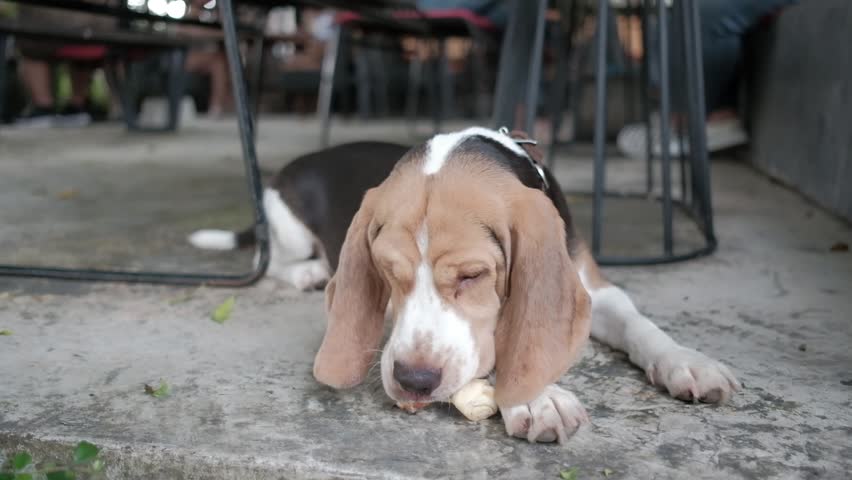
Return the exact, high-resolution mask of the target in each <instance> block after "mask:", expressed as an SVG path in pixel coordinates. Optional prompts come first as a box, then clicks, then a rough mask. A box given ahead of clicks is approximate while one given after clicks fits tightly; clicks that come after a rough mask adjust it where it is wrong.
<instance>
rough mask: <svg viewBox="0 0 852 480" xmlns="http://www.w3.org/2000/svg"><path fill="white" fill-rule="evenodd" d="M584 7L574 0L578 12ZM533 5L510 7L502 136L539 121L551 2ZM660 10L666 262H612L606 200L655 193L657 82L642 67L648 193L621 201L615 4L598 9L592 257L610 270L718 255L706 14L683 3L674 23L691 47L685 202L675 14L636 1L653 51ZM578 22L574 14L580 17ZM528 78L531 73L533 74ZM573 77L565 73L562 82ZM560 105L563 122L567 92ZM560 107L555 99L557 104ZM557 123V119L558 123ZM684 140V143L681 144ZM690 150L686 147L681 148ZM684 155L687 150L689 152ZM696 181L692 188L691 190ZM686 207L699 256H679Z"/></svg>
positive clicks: (498, 109) (498, 100) (659, 258)
mask: <svg viewBox="0 0 852 480" xmlns="http://www.w3.org/2000/svg"><path fill="white" fill-rule="evenodd" d="M579 1H582V0H574V1H573V2H572V11H573V7H574V6H575V5H573V4H576V3H578V2H579ZM531 3H533V2H525V1H521V0H514V1H513V4H512V5H511V6H510V9H511V10H510V14H509V18H510V24H509V25H508V27H507V31H506V34H505V36H504V39H503V48H502V51H501V58H500V69H499V73H498V81H497V92H496V95H495V104H494V115H493V117H492V124H493V126H494V127H495V128H497V127H501V126H504V125H514V126H515V127H516V128H521V129H524V130H526V131H532V129H533V126H534V125H533V122H534V119H535V113H536V106H537V102H538V95H539V91H538V89H539V80H540V72H541V64H542V56H543V53H544V26H545V12H546V8H547V4H548V0H535V2H534V4H532V5H531ZM652 4H653V5H656V7H657V8H656V10H657V17H658V23H659V24H660V27H659V31H658V35H659V44H660V50H661V51H660V52H659V54H660V59H661V60H660V70H661V71H660V77H661V85H660V89H659V90H660V92H659V93H660V117H661V122H660V123H661V125H660V131H659V132H658V134H659V137H660V144H661V145H663V148H662V149H661V155H660V158H659V160H660V168H661V172H662V175H661V176H662V179H661V189H662V195H661V196H659V198H657V201H658V202H659V203H660V205H661V212H662V228H663V245H662V249H661V250H662V254H661V255H655V256H650V257H612V256H606V255H604V254H602V252H601V246H602V243H603V218H604V198H606V197H616V196H622V197H623V196H628V197H636V198H643V199H646V198H648V196H649V195H650V194H651V193H652V192H653V190H654V182H653V162H654V161H655V158H654V155H653V152H652V148H651V145H652V142H651V130H650V125H651V124H650V115H651V113H650V105H649V101H648V97H649V83H650V81H649V75H650V67H649V65H648V62H647V55H645V56H644V58H645V61H644V62H643V65H642V72H641V76H640V78H641V87H640V89H641V96H642V102H643V104H642V113H643V116H644V119H645V122H646V124H647V125H649V128H648V135H647V138H646V144H647V146H648V150H647V152H646V158H647V164H646V175H647V178H646V192H643V193H636V194H633V195H629V194H628V195H625V194H615V193H610V192H607V190H606V123H607V122H606V119H607V117H606V115H607V110H606V106H607V53H608V51H609V50H608V39H609V37H610V31H609V29H610V28H611V24H612V23H613V22H612V21H611V18H610V5H609V0H598V5H597V32H596V38H595V52H596V53H595V56H596V75H595V81H596V88H597V97H596V99H595V129H594V130H595V137H594V146H595V147H594V148H595V155H594V186H593V191H592V193H591V195H592V197H593V212H592V239H591V240H592V245H591V246H592V253H593V254H594V256H595V258H596V260H597V261H598V263H600V264H602V265H651V264H660V263H671V262H677V261H682V260H688V259H692V258H696V257H700V256H703V255H708V254H710V253H712V252H713V251H715V249H716V244H717V242H716V236H715V232H714V227H713V210H712V197H711V187H710V164H709V161H708V158H707V148H706V144H707V142H706V132H705V128H704V119H705V105H704V85H703V73H702V63H701V38H700V32H699V19H698V15H699V13H698V6H697V4H696V1H695V0H675V1H674V4H673V7H672V12H671V14H672V15H673V19H674V20H675V21H678V22H681V25H682V26H683V28H682V29H681V31H682V32H683V38H681V39H678V41H682V42H683V44H684V53H685V55H684V57H685V58H684V66H685V73H686V75H685V76H686V79H685V84H686V87H687V88H686V97H687V98H686V99H685V100H686V101H685V102H684V105H685V107H686V113H687V129H686V135H687V136H688V139H689V153H688V154H687V155H681V156H680V158H679V160H680V162H679V163H680V168H681V175H680V177H681V197H682V198H680V199H674V198H673V196H672V175H671V170H672V167H671V165H672V158H671V157H672V155H671V154H670V152H669V150H668V145H669V141H670V139H671V138H674V137H673V136H672V128H671V125H670V122H669V118H670V114H671V111H672V108H671V88H670V80H669V75H670V66H669V51H668V47H669V43H668V42H669V31H668V20H667V19H668V16H669V10H668V7H667V6H666V2H663V1H658V2H651V1H650V0H632V1H631V5H632V6H633V7H634V8H639V9H641V12H642V19H643V36H644V39H645V42H644V45H645V51H646V52H647V51H648V48H649V46H650V44H651V42H650V41H649V32H648V28H647V25H648V21H647V20H648V15H649V14H650V9H651V6H652ZM572 15H573V14H572ZM570 34H573V32H569V35H568V38H565V39H564V40H565V41H566V43H565V45H566V46H567V47H568V49H569V50H570V49H571V48H573V45H572V44H571V43H570V42H571V40H570ZM518 58H523V59H524V60H523V62H526V65H525V66H527V67H528V69H526V70H525V69H523V68H522V65H521V64H520V63H521V62H520V61H519V60H518ZM560 63H561V65H560V67H561V68H562V69H563V70H564V69H565V68H567V65H566V64H565V62H560ZM524 72H529V73H528V74H525V73H524ZM564 74H565V72H557V76H559V75H564ZM555 83H556V84H557V87H558V85H559V84H562V85H564V84H565V79H562V78H557V80H556V82H555ZM555 93H558V95H556V96H555V99H556V100H557V102H555V103H556V105H553V106H552V111H551V115H553V116H554V117H556V116H557V115H558V114H561V110H562V102H563V100H562V99H563V98H564V97H563V95H564V93H565V92H564V91H560V92H555ZM553 100H554V99H551V101H553ZM554 120H555V118H554ZM680 138H682V136H681V137H680ZM681 143H682V140H681ZM681 152H683V148H681ZM687 178H689V182H687ZM675 206H676V207H678V208H680V209H681V210H683V211H684V212H685V213H686V214H687V216H688V217H690V218H691V219H692V220H693V221H694V222H695V223H696V226H697V227H698V229H699V230H700V232H701V234H702V236H703V240H704V244H703V245H702V246H700V247H698V248H696V249H693V250H690V251H686V252H679V253H675V252H674V235H673V230H674V229H673V223H674V215H673V208H674V207H675Z"/></svg>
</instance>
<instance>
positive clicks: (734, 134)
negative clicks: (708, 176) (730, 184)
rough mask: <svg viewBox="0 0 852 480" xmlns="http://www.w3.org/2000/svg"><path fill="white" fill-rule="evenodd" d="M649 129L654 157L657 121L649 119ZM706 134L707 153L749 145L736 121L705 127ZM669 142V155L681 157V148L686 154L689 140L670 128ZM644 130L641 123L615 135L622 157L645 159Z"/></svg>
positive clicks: (657, 146) (659, 150)
mask: <svg viewBox="0 0 852 480" xmlns="http://www.w3.org/2000/svg"><path fill="white" fill-rule="evenodd" d="M651 128H652V141H653V142H654V143H653V145H652V152H653V155H654V156H659V155H661V154H662V148H660V138H659V131H660V130H659V117H658V116H654V117H652V118H651ZM705 128H706V130H705V134H706V136H707V152H708V153H709V152H717V151H720V150H724V149H726V148H731V147H736V146H738V145H743V144H745V143H747V142H748V135H747V134H746V132H745V129H743V126H742V123H741V122H740V120H739V119H738V118H736V117H731V118H728V119H724V120H714V121H712V122H708V123H707V124H706V127H705ZM670 131H671V136H670V138H669V155H672V156H676V155H680V149H681V145H683V150H684V153H689V140H688V139H687V138H684V139H683V141H681V140H679V139H678V138H677V135H676V129H674V128H672V129H671V130H670ZM646 138H647V126H646V125H645V124H644V123H634V124H630V125H626V126H625V127H624V128H622V129H621V131H620V132H618V137H617V138H616V144H617V145H618V149H619V150H620V151H621V153H623V154H624V155H625V156H627V157H630V158H637V159H644V158H645V154H646V152H647V147H646V143H645V141H646Z"/></svg>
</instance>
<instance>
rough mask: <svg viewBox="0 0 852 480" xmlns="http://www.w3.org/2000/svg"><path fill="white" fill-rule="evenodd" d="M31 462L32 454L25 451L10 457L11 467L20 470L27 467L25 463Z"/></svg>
mask: <svg viewBox="0 0 852 480" xmlns="http://www.w3.org/2000/svg"><path fill="white" fill-rule="evenodd" d="M31 463H33V456H32V455H30V454H29V453H27V452H19V453H17V454H15V457H14V458H12V468H14V469H15V470H17V471H21V470H23V469H25V468H27V465H29V464H31Z"/></svg>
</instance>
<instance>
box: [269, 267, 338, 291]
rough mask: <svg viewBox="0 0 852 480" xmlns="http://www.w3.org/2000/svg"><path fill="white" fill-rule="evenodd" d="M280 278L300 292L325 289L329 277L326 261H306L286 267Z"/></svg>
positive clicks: (281, 271)
mask: <svg viewBox="0 0 852 480" xmlns="http://www.w3.org/2000/svg"><path fill="white" fill-rule="evenodd" d="M278 278H280V279H281V280H284V281H285V282H287V283H289V284H290V285H293V286H295V287H296V288H298V289H299V290H313V289H317V288H322V287H324V286H325V284H326V283H328V279H329V275H328V269H327V268H326V266H325V262H324V261H322V260H306V261H304V262H295V263H291V264H289V265H286V266H284V267H283V268H282V269H281V270H280V274H279V275H278Z"/></svg>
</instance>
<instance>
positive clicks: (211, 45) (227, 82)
mask: <svg viewBox="0 0 852 480" xmlns="http://www.w3.org/2000/svg"><path fill="white" fill-rule="evenodd" d="M207 3H209V2H208V0H191V1H190V2H189V10H188V12H187V16H186V18H195V19H198V18H200V17H202V16H204V17H207V18H213V17H215V13H214V12H212V11H205V10H204V5H205V4H207ZM202 14H204V15H202ZM175 30H176V31H178V32H179V33H181V34H184V35H190V36H194V37H197V38H207V39H209V42H205V43H202V44H200V45H196V46H193V47H192V48H190V49H189V52H187V55H186V62H185V63H184V68H185V69H186V71H187V72H189V73H195V74H199V75H204V76H207V77H209V78H210V97H209V98H208V101H207V116H208V117H209V118H212V119H217V118H222V117H223V116H224V115H225V114H227V113H232V112H233V110H234V100H233V96H232V94H231V75H230V73H229V72H228V58H227V56H226V55H225V51H224V49H223V47H222V33H221V31H220V30H219V29H216V28H206V27H197V26H190V25H178V26H176V28H175Z"/></svg>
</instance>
